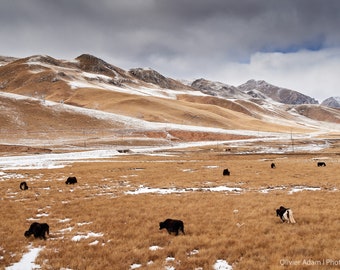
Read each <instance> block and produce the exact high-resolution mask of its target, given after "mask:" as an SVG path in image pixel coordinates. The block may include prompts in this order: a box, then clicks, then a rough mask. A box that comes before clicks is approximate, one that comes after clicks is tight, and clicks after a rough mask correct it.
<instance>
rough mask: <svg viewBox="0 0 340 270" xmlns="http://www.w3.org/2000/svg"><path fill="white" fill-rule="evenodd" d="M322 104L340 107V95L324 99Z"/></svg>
mask: <svg viewBox="0 0 340 270" xmlns="http://www.w3.org/2000/svg"><path fill="white" fill-rule="evenodd" d="M321 105H323V106H327V107H331V108H340V97H330V98H327V99H325V100H324V101H322V103H321Z"/></svg>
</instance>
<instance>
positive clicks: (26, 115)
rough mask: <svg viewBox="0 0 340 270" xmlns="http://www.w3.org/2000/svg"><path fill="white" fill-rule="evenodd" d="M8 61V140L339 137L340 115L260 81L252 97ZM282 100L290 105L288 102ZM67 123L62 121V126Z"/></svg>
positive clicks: (75, 65)
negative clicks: (91, 134) (93, 135)
mask: <svg viewBox="0 0 340 270" xmlns="http://www.w3.org/2000/svg"><path fill="white" fill-rule="evenodd" d="M7 59H8V58H7ZM6 61H7V62H6V64H4V65H2V66H0V93H1V95H0V106H1V108H2V111H3V114H2V117H1V121H0V124H2V127H3V130H7V131H8V132H12V133H13V134H14V133H15V132H21V134H24V133H23V132H26V133H27V134H45V133H48V134H51V133H50V132H53V129H55V131H56V132H55V133H56V134H58V132H64V131H62V130H68V131H67V132H66V133H67V134H69V133H71V132H72V130H79V129H80V130H83V133H84V134H87V133H86V132H85V131H84V130H87V129H88V130H92V131H95V130H103V131H102V132H104V130H111V129H114V130H116V131H115V132H114V134H115V133H116V132H118V131H117V130H119V133H121V132H123V133H124V134H126V133H129V134H130V135H131V134H133V135H131V136H132V137H134V136H136V134H138V136H141V138H148V139H149V140H153V139H154V136H155V134H157V136H160V137H159V139H164V138H167V135H164V134H170V133H171V134H177V136H180V139H181V140H185V136H186V139H188V140H189V139H193V138H196V139H197V138H200V139H204V138H205V139H207V138H215V139H217V138H220V139H223V138H224V139H225V138H227V137H228V136H229V135H228V136H227V135H226V133H230V132H231V131H232V130H243V131H242V133H245V131H246V130H248V131H252V132H253V131H257V132H260V131H261V132H284V133H286V132H298V133H301V132H302V133H305V132H320V131H321V130H322V131H323V132H333V131H335V132H337V130H340V128H339V125H340V110H338V109H334V108H329V107H325V106H320V105H319V104H316V103H315V100H313V99H312V98H308V97H306V96H304V95H303V94H301V95H298V94H296V93H295V92H294V91H292V92H289V91H288V92H286V90H282V88H280V87H276V86H272V85H270V84H268V83H265V82H263V81H260V82H258V83H256V81H248V86H249V85H250V84H254V83H255V84H256V85H257V86H256V85H255V86H256V87H255V88H252V89H250V87H248V88H247V87H244V86H243V87H241V88H243V89H240V88H239V87H234V86H230V85H226V84H223V83H219V82H210V81H208V80H206V79H198V80H195V81H194V82H192V83H191V84H190V85H186V84H183V83H182V82H180V81H177V80H174V79H171V78H167V77H165V76H164V75H162V74H160V73H158V72H157V71H155V70H152V69H141V68H137V69H130V70H128V71H126V70H123V69H121V68H119V67H116V66H114V65H111V64H109V63H107V62H105V61H103V60H101V59H99V58H97V57H95V56H91V55H87V54H83V55H80V56H78V57H77V58H75V59H74V60H71V61H68V60H58V59H54V58H53V57H50V56H44V55H35V56H30V57H26V58H21V59H14V58H13V59H10V60H6ZM259 86H263V87H265V88H267V90H268V89H270V90H271V91H264V90H262V89H259ZM278 89H279V90H278ZM278 92H285V93H293V94H294V95H295V96H294V95H293V100H294V98H297V100H301V98H302V101H303V102H301V103H300V104H289V103H287V102H286V103H282V100H283V97H282V96H281V95H279V94H277V93H278ZM273 93H274V94H273ZM277 97H278V98H280V99H281V100H279V101H281V102H279V101H278V100H277ZM275 99H276V100H275ZM287 99H289V100H292V98H291V96H290V95H287ZM308 102H310V103H308ZM84 114H85V116H84ZM56 116H60V117H61V118H58V117H56ZM104 116H105V117H104ZM65 117H66V119H67V121H63V120H62V118H65ZM18 123H19V124H18ZM189 127H190V128H189ZM188 128H189V130H190V131H188V130H187V129H188ZM179 129H185V130H187V131H185V132H184V131H183V130H182V131H181V132H179ZM122 130H124V131H122ZM175 130H176V132H175ZM207 130H209V131H208V133H209V135H208V133H207ZM44 132H45V133H44ZM80 133H82V132H81V131H80ZM104 133H106V132H104ZM110 133H111V131H108V134H110ZM77 134H78V135H79V132H78V133H77ZM162 134H163V135H162ZM183 134H185V136H184V135H183ZM203 134H204V135H203ZM217 134H220V135H217ZM221 134H224V135H221ZM130 135H129V136H130ZM3 136H4V138H6V139H8V138H7V137H6V134H5V133H4V134H3ZM27 136H28V135H27ZM41 136H42V135H41ZM49 136H51V135H49ZM124 136H126V135H124ZM74 137H77V136H74ZM99 137H101V136H99ZM175 137H176V136H174V135H171V136H170V138H175ZM177 138H179V137H177ZM141 140H142V139H141Z"/></svg>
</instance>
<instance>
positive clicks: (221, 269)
mask: <svg viewBox="0 0 340 270" xmlns="http://www.w3.org/2000/svg"><path fill="white" fill-rule="evenodd" d="M232 269H233V268H232V267H231V265H229V264H228V262H227V261H226V260H217V261H216V262H215V264H214V270H232Z"/></svg>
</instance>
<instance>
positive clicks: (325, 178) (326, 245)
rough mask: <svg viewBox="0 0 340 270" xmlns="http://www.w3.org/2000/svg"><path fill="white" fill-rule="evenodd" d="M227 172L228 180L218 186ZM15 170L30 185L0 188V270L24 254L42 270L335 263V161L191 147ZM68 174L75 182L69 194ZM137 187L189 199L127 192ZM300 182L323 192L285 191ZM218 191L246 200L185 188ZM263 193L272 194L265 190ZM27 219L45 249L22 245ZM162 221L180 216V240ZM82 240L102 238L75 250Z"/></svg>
mask: <svg viewBox="0 0 340 270" xmlns="http://www.w3.org/2000/svg"><path fill="white" fill-rule="evenodd" d="M320 158H323V159H324V158H327V159H326V163H327V166H326V167H324V168H318V167H317V166H316V160H317V159H320ZM273 161H274V162H275V163H276V165H277V168H276V169H274V170H273V169H270V163H271V162H273ZM227 167H228V168H229V170H230V171H231V176H229V177H223V176H222V173H221V172H222V170H223V169H224V168H227ZM7 173H8V174H10V173H13V171H8V172H7ZM15 173H17V174H20V175H23V176H24V180H26V181H27V183H28V185H29V187H30V188H29V190H27V191H21V190H19V183H20V182H21V181H22V180H23V179H18V178H15V176H14V175H13V177H12V178H11V179H7V180H2V181H0V196H1V208H0V214H1V217H2V220H1V225H0V239H1V242H0V257H2V259H0V268H4V267H5V266H9V265H10V264H13V263H15V262H17V261H19V260H20V258H21V257H22V255H23V254H24V253H25V252H27V250H28V247H29V246H30V245H32V246H33V247H39V246H41V247H43V250H42V251H41V252H40V253H39V256H38V258H37V260H36V263H37V264H40V265H41V267H42V269H61V268H69V269H129V268H130V266H131V265H133V264H141V265H142V267H141V269H164V268H165V266H174V267H175V268H176V269H195V268H199V267H202V268H203V269H212V266H213V264H214V263H215V262H216V260H217V259H224V260H227V261H228V262H229V263H230V264H232V265H233V269H284V268H287V267H289V265H286V266H287V267H284V264H288V263H289V262H292V261H299V263H300V265H299V266H297V267H295V269H310V266H308V265H306V264H302V262H303V260H308V259H311V260H314V261H317V260H323V259H334V260H339V259H340V254H339V252H338V247H339V246H340V239H339V237H338V232H339V231H340V224H339V218H340V212H339V211H338V209H339V206H340V202H339V191H338V190H335V189H339V181H340V180H339V178H338V175H339V173H340V167H339V159H338V156H337V155H336V154H332V153H329V154H327V153H319V154H296V155H294V154H290V155H288V154H287V155H242V156H241V155H233V154H229V153H225V152H222V151H219V152H218V151H208V150H207V151H205V150H204V151H202V150H201V151H194V150H193V151H183V152H173V154H172V155H168V156H162V155H160V156H143V155H131V156H128V155H127V156H124V155H122V156H119V157H117V158H112V159H108V160H107V161H105V162H102V161H101V162H99V161H98V162H96V161H92V162H88V163H74V164H72V165H70V166H67V167H65V168H61V169H50V170H47V169H44V170H18V171H15ZM71 174H72V175H76V176H77V178H78V184H76V185H74V186H69V185H68V186H67V185H65V184H64V181H65V180H66V178H67V176H69V175H71ZM140 185H144V186H145V187H155V188H156V187H157V188H174V187H177V188H187V189H189V191H188V192H184V193H173V194H166V195H165V194H163V195H162V194H154V193H152V194H138V195H127V194H125V193H124V192H125V191H134V190H136V189H138V188H139V187H140ZM297 185H299V186H300V185H301V186H308V187H320V188H321V190H320V191H302V192H294V193H292V194H290V193H289V191H290V190H291V188H293V187H295V186H297ZM214 186H215V187H216V186H230V187H237V188H241V189H242V190H243V191H242V192H241V193H236V192H211V191H204V190H196V191H190V189H191V188H205V187H214ZM268 187H269V188H271V189H270V191H269V192H268V193H263V192H260V190H262V189H264V188H268ZM278 187H280V188H281V189H274V188H278ZM280 205H284V206H286V207H291V208H292V209H293V211H294V217H295V219H296V221H297V223H296V224H282V222H281V221H280V219H279V218H278V217H276V215H275V209H276V208H278V207H279V206H280ZM31 218H36V219H37V220H39V221H40V222H47V223H48V224H49V225H50V237H49V238H48V239H47V240H46V241H44V240H37V239H33V238H29V239H26V238H25V237H24V235H23V234H24V231H25V230H27V229H28V227H29V225H30V223H31V222H33V221H32V220H30V219H31ZM166 218H176V219H182V220H183V221H184V225H185V232H186V234H185V235H182V234H180V235H179V236H174V235H169V234H168V233H167V232H166V231H165V230H162V231H160V230H159V225H158V223H159V222H160V221H163V220H165V219H166ZM89 233H95V234H102V236H100V235H97V236H93V237H89V238H87V239H85V238H84V239H80V240H79V241H72V238H73V237H75V236H80V235H82V236H86V235H88V234H89ZM94 241H98V242H94ZM151 246H158V247H159V249H157V250H150V247H151ZM168 257H173V258H174V260H173V261H166V258H168ZM151 262H152V263H151ZM313 269H327V268H322V267H321V266H314V268H313Z"/></svg>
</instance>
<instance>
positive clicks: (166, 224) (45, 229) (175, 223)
mask: <svg viewBox="0 0 340 270" xmlns="http://www.w3.org/2000/svg"><path fill="white" fill-rule="evenodd" d="M317 166H318V167H324V166H326V163H325V162H318V163H317ZM270 167H271V168H272V169H275V168H276V165H275V163H271V165H270ZM223 175H230V171H229V170H228V169H224V170H223ZM76 183H77V178H76V177H75V176H70V177H68V178H67V180H66V182H65V184H67V185H70V184H71V185H72V184H76ZM20 189H21V190H27V189H28V185H27V183H26V182H21V183H20ZM276 216H278V217H280V219H281V220H282V222H284V223H285V222H286V223H296V221H295V219H294V217H293V211H292V210H291V209H290V208H286V207H284V206H280V208H278V209H276ZM159 229H160V230H162V229H166V230H167V231H168V233H169V234H171V233H174V234H175V235H178V234H179V232H181V233H182V234H185V233H184V223H183V221H182V220H177V219H170V218H168V219H166V220H165V221H163V222H160V223H159ZM49 231H50V227H49V225H48V224H47V223H38V222H33V223H32V224H31V225H30V227H29V229H28V230H27V231H25V233H24V235H25V237H30V236H31V235H33V236H34V237H35V238H40V239H44V240H46V235H49Z"/></svg>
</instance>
